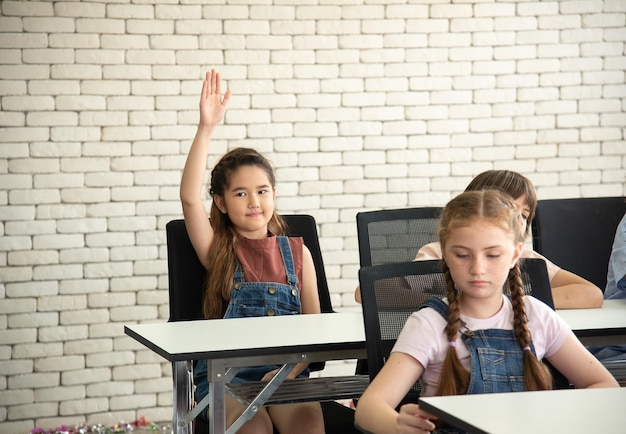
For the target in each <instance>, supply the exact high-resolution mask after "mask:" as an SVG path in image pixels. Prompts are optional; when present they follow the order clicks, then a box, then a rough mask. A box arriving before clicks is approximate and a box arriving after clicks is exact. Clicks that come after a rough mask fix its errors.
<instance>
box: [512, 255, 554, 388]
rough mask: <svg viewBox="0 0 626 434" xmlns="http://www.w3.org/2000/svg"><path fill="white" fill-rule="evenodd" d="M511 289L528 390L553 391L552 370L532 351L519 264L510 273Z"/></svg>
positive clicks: (515, 330) (516, 334) (514, 317)
mask: <svg viewBox="0 0 626 434" xmlns="http://www.w3.org/2000/svg"><path fill="white" fill-rule="evenodd" d="M509 289H510V291H511V304H512V305H513V332H514V333H515V338H516V339H517V342H518V343H519V344H520V346H521V347H522V351H523V352H524V382H525V384H526V390H529V391H531V390H550V389H552V375H551V374H550V370H549V369H548V367H547V366H546V365H544V364H543V363H542V362H541V361H540V360H538V359H537V357H535V354H534V353H533V352H532V351H531V350H530V343H531V336H530V330H528V317H527V316H526V303H525V301H524V290H523V289H522V276H521V272H520V269H519V264H515V266H514V267H513V268H512V269H511V271H510V272H509Z"/></svg>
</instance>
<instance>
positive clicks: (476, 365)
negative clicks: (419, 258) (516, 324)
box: [420, 297, 535, 434]
mask: <svg viewBox="0 0 626 434" xmlns="http://www.w3.org/2000/svg"><path fill="white" fill-rule="evenodd" d="M423 307H430V308H432V309H435V311H437V312H439V314H440V315H441V316H443V317H444V318H445V319H446V320H447V319H448V305H447V304H446V303H445V302H444V301H443V300H441V299H439V298H436V297H431V298H429V299H428V300H426V301H425V302H424V304H423V305H422V306H421V307H420V309H421V308H423ZM461 339H463V342H465V344H466V345H467V347H468V349H469V352H470V357H471V372H470V382H469V385H468V390H467V393H468V394H477V393H504V392H522V391H524V390H526V387H525V384H524V352H523V351H522V348H521V347H520V345H519V343H518V342H517V340H516V339H515V334H514V332H513V330H502V329H487V330H469V329H467V328H465V329H464V330H461ZM531 351H532V352H533V354H535V349H534V347H533V346H532V344H531ZM463 432H464V431H461V430H459V429H457V428H453V427H450V426H444V427H443V428H442V429H439V430H437V431H436V433H438V434H444V433H463Z"/></svg>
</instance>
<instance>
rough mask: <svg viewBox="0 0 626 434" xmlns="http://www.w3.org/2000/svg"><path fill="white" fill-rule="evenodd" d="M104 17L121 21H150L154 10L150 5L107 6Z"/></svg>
mask: <svg viewBox="0 0 626 434" xmlns="http://www.w3.org/2000/svg"><path fill="white" fill-rule="evenodd" d="M106 15H107V16H108V17H111V18H122V19H130V18H134V19H151V18H154V16H155V8H154V6H152V5H141V4H134V5H127V4H108V5H106Z"/></svg>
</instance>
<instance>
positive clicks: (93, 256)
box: [59, 248, 109, 264]
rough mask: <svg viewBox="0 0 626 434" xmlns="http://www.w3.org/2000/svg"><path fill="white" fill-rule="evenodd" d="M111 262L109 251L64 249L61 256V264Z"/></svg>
mask: <svg viewBox="0 0 626 434" xmlns="http://www.w3.org/2000/svg"><path fill="white" fill-rule="evenodd" d="M108 260H109V250H108V249H104V248H102V249H98V248H95V249H88V248H84V249H62V250H61V251H60V255H59V262H60V263H62V264H67V263H82V262H103V261H108Z"/></svg>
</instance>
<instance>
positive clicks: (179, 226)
mask: <svg viewBox="0 0 626 434" xmlns="http://www.w3.org/2000/svg"><path fill="white" fill-rule="evenodd" d="M283 218H284V219H285V222H286V223H287V226H288V229H287V232H288V234H289V235H292V236H302V238H303V240H304V243H305V245H306V246H307V247H308V248H309V250H310V251H311V255H312V257H313V262H314V264H315V271H316V274H317V285H318V293H319V298H320V307H321V311H322V312H324V313H330V312H333V307H332V304H331V299H330V293H329V290H328V283H327V280H326V272H325V270H324V263H323V260H322V253H321V249H320V245H319V239H318V233H317V225H316V222H315V219H314V218H313V217H312V216H310V215H284V216H283ZM166 235H167V261H168V281H169V307H170V317H169V321H190V320H200V319H204V316H203V313H202V294H203V288H204V279H205V277H206V270H205V269H204V267H203V266H202V264H201V263H200V261H199V260H198V257H197V255H196V252H195V250H194V249H193V246H192V244H191V241H190V240H189V235H188V234H187V229H186V227H185V222H184V220H183V219H177V220H172V221H170V222H168V223H167V225H166ZM192 363H193V362H192ZM324 366H325V364H324V363H323V362H318V363H311V365H310V369H311V371H320V370H322V369H323V368H324ZM177 374H178V373H175V374H174V375H177ZM188 377H189V378H184V379H180V380H178V379H175V381H188V382H190V383H189V384H192V383H193V378H192V376H191V372H189V375H188ZM320 380H323V379H320ZM340 380H341V378H338V379H337V383H338V384H339V383H340ZM344 380H345V381H344V382H343V383H341V384H339V386H337V387H336V389H337V391H336V392H335V393H337V394H338V395H342V394H344V393H345V394H347V395H349V396H348V397H350V398H352V397H353V396H354V395H355V394H360V392H359V391H361V392H362V390H363V389H364V387H365V385H366V383H365V382H364V381H363V379H357V377H355V381H350V380H351V378H346V379H344ZM357 380H358V381H357ZM294 381H295V380H294ZM329 381H330V380H329ZM239 385H241V386H245V385H246V384H245V383H237V386H239ZM331 386H333V385H332V384H329V385H328V387H331ZM259 387H260V386H257V388H259ZM279 390H280V389H279ZM248 392H249V393H254V391H253V390H250V391H248ZM284 399H285V400H286V401H285V402H290V401H289V398H284ZM321 405H322V411H323V412H324V423H325V424H326V428H327V433H337V434H339V433H358V431H357V430H356V429H355V428H354V426H353V425H354V410H353V409H351V408H348V407H346V406H344V405H341V404H339V403H337V402H335V401H323V402H321ZM195 432H197V433H206V432H208V425H207V424H206V423H204V421H202V420H201V419H199V418H198V419H197V420H196V425H195Z"/></svg>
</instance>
